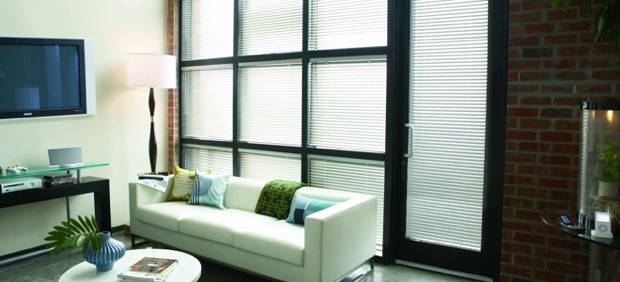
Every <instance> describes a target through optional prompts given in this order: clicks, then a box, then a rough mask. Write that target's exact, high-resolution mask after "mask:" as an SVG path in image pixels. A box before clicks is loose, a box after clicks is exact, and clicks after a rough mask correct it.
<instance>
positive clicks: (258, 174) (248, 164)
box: [239, 149, 301, 181]
mask: <svg viewBox="0 0 620 282" xmlns="http://www.w3.org/2000/svg"><path fill="white" fill-rule="evenodd" d="M239 158H240V162H241V173H240V174H241V177H245V178H252V179H263V180H271V179H284V180H293V181H301V157H300V155H299V154H288V153H278V152H266V151H258V150H247V149H243V150H242V149H240V150H239Z"/></svg>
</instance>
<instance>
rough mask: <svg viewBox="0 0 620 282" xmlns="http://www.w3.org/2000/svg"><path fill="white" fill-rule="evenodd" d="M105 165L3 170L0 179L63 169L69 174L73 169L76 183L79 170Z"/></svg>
mask: <svg viewBox="0 0 620 282" xmlns="http://www.w3.org/2000/svg"><path fill="white" fill-rule="evenodd" d="M107 165H108V164H107V163H88V164H83V165H79V166H69V167H42V168H34V169H28V170H27V171H24V172H20V173H12V174H8V173H7V172H6V170H3V173H2V174H0V181H2V180H3V179H9V178H21V177H31V176H39V175H44V174H48V173H58V172H63V171H66V172H67V174H70V173H71V171H73V170H75V171H76V180H77V182H78V183H80V182H81V180H82V176H81V171H82V170H83V169H89V168H96V167H103V166H107Z"/></svg>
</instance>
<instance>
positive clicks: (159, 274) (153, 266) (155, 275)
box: [117, 257, 179, 281]
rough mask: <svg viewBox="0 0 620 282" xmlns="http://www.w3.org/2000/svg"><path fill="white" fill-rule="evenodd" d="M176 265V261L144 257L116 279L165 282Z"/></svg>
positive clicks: (177, 262)
mask: <svg viewBox="0 0 620 282" xmlns="http://www.w3.org/2000/svg"><path fill="white" fill-rule="evenodd" d="M178 264H179V261H178V260H176V259H168V258H155V257H144V258H142V259H140V260H139V261H138V262H136V263H134V264H133V265H131V266H130V267H129V268H128V269H127V270H125V271H123V272H121V273H119V274H118V275H117V277H118V278H121V279H127V280H134V281H166V277H168V275H169V274H170V272H172V271H173V270H174V269H175V268H176V267H177V265H178Z"/></svg>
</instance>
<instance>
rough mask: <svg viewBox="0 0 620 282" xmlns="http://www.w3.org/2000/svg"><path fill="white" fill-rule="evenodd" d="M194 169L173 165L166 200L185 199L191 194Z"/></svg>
mask: <svg viewBox="0 0 620 282" xmlns="http://www.w3.org/2000/svg"><path fill="white" fill-rule="evenodd" d="M195 178H196V171H194V170H187V169H184V168H181V167H179V166H178V165H174V181H173V183H172V191H171V192H170V195H168V201H187V200H189V198H190V197H191V195H192V187H193V186H194V179H195Z"/></svg>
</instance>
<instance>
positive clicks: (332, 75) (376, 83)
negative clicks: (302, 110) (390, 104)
mask: <svg viewBox="0 0 620 282" xmlns="http://www.w3.org/2000/svg"><path fill="white" fill-rule="evenodd" d="M309 88H310V90H309V93H310V95H309V96H310V110H309V122H310V124H309V141H308V144H309V145H310V146H312V147H317V148H329V149H341V150H352V151H366V152H384V151H385V107H386V105H385V98H386V94H385V91H386V63H385V60H383V59H377V60H368V59H367V60H364V61H340V62H312V63H311V65H310V84H309Z"/></svg>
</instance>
